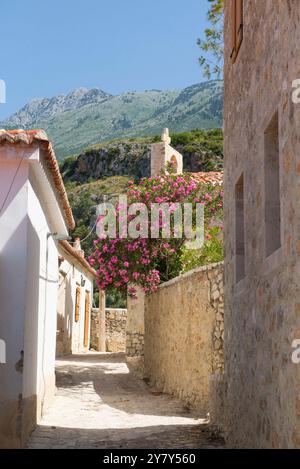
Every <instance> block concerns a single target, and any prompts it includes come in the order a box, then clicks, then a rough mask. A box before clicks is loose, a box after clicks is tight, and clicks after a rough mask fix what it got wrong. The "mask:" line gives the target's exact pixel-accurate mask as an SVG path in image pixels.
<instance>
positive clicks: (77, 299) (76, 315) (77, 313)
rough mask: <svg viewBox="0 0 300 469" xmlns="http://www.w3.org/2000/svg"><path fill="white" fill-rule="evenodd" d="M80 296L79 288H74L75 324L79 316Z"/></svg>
mask: <svg viewBox="0 0 300 469" xmlns="http://www.w3.org/2000/svg"><path fill="white" fill-rule="evenodd" d="M80 295H81V290H80V287H79V286H77V287H76V297H75V322H78V321H79V316H80Z"/></svg>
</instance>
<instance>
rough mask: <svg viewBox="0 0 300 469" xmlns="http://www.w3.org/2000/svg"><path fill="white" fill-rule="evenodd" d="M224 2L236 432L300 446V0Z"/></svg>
mask: <svg viewBox="0 0 300 469" xmlns="http://www.w3.org/2000/svg"><path fill="white" fill-rule="evenodd" d="M224 3H225V108H224V118H225V174H224V179H225V181H224V182H225V243H226V248H225V252H226V259H225V279H226V282H225V390H224V393H225V394H224V398H225V403H226V405H225V410H224V412H225V416H224V417H225V418H224V420H225V430H226V433H227V442H228V445H229V446H233V447H242V448H245V447H255V448H299V447H300V411H299V409H300V399H299V388H300V367H299V365H295V364H293V362H292V359H291V356H292V352H293V349H292V342H293V340H294V339H297V338H300V288H299V285H300V257H299V256H300V208H299V195H300V163H299V154H300V105H299V104H295V103H294V102H293V100H292V93H293V91H294V90H293V88H292V83H293V81H294V80H295V79H297V78H298V79H299V78H300V9H299V2H298V1H292V0H264V1H261V0H252V1H244V2H243V1H236V0H234V1H232V2H231V1H228V2H227V1H225V2H224ZM234 7H235V8H236V10H235V11H234Z"/></svg>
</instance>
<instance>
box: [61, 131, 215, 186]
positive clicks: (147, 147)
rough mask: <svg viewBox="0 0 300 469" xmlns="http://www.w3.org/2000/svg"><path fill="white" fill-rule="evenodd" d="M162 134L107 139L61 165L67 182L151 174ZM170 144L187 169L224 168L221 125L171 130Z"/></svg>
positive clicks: (136, 176)
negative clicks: (154, 149) (153, 146)
mask: <svg viewBox="0 0 300 469" xmlns="http://www.w3.org/2000/svg"><path fill="white" fill-rule="evenodd" d="M155 141H160V137H158V136H156V137H147V138H144V139H134V138H132V139H124V140H114V141H111V142H105V143H102V144H99V145H96V146H94V147H91V148H90V149H87V150H86V151H84V152H82V153H81V154H80V155H79V156H78V157H76V158H75V157H69V158H67V159H66V160H65V161H64V163H63V164H62V165H61V171H62V174H63V177H64V180H65V182H76V183H79V184H84V183H87V182H89V181H96V180H99V179H102V178H104V177H111V176H129V177H135V178H141V177H149V176H150V154H151V143H153V142H155ZM171 145H172V146H173V147H174V148H175V149H176V150H178V151H179V152H180V153H182V155H183V166H184V171H189V172H198V171H220V170H222V168H223V133H222V130H220V129H215V130H209V131H203V130H193V131H191V132H183V133H178V134H172V143H171Z"/></svg>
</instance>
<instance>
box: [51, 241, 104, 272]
mask: <svg viewBox="0 0 300 469" xmlns="http://www.w3.org/2000/svg"><path fill="white" fill-rule="evenodd" d="M59 245H60V246H61V247H62V248H63V250H64V251H66V252H67V253H68V254H69V255H70V256H71V257H73V258H74V259H76V261H77V262H78V263H79V264H81V265H82V267H84V268H85V269H86V270H87V271H88V272H89V273H90V274H91V275H92V276H93V277H96V275H97V274H96V271H95V270H94V269H93V268H92V267H91V266H90V264H89V263H88V261H87V260H86V259H85V258H84V257H83V256H82V254H81V252H82V251H78V250H77V249H75V248H74V247H73V246H71V244H70V243H68V241H65V240H63V241H59Z"/></svg>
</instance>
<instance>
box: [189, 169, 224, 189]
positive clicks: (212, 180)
mask: <svg viewBox="0 0 300 469" xmlns="http://www.w3.org/2000/svg"><path fill="white" fill-rule="evenodd" d="M189 175H190V176H191V177H192V179H194V181H196V182H199V183H203V184H213V185H216V186H221V185H222V184H223V172H222V171H210V172H207V173H204V172H200V173H189Z"/></svg>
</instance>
